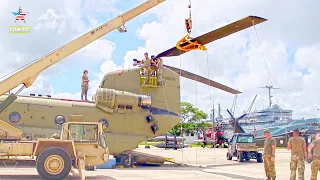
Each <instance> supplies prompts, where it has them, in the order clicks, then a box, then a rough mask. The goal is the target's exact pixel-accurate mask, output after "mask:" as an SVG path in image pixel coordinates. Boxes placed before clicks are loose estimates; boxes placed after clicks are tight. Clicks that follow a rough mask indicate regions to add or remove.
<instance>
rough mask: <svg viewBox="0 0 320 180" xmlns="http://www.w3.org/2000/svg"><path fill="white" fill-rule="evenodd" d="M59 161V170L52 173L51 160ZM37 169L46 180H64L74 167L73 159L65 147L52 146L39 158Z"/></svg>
mask: <svg viewBox="0 0 320 180" xmlns="http://www.w3.org/2000/svg"><path fill="white" fill-rule="evenodd" d="M50 161H51V162H52V163H53V162H56V163H58V168H57V169H58V170H56V172H53V173H50V172H48V171H50V169H51V170H52V169H53V168H52V167H51V168H50V167H49V162H50ZM36 164H37V171H38V174H39V175H40V177H41V178H42V179H44V180H62V179H65V178H66V177H67V176H68V175H69V173H70V171H71V168H72V161H71V157H70V155H69V154H68V153H67V152H66V151H65V150H63V149H61V148H58V147H51V148H48V149H46V150H44V151H43V152H42V153H41V154H40V155H39V156H38V158H37V162H36Z"/></svg>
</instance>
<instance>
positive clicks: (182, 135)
mask: <svg viewBox="0 0 320 180" xmlns="http://www.w3.org/2000/svg"><path fill="white" fill-rule="evenodd" d="M181 55H182V52H181V50H180V55H179V57H180V70H179V71H180V72H179V80H180V78H181V75H182V69H181V68H182V57H181ZM180 83H181V82H180ZM180 86H181V85H180ZM180 104H181V102H180ZM180 135H181V137H182V148H181V165H182V166H184V164H183V159H184V158H185V159H186V160H187V161H188V163H189V164H190V161H189V160H188V159H187V157H186V156H184V152H183V149H184V128H183V119H182V118H181V128H180Z"/></svg>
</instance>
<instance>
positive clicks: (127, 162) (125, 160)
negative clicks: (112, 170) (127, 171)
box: [120, 155, 133, 168]
mask: <svg viewBox="0 0 320 180" xmlns="http://www.w3.org/2000/svg"><path fill="white" fill-rule="evenodd" d="M120 164H121V165H122V166H123V167H124V168H129V167H132V166H133V159H132V158H131V161H130V159H129V156H127V155H126V156H123V157H122V158H121V159H120Z"/></svg>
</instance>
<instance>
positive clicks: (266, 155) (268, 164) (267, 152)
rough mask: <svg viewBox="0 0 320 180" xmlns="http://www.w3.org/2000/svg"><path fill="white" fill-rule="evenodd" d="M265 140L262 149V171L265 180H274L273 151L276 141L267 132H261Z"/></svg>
mask: <svg viewBox="0 0 320 180" xmlns="http://www.w3.org/2000/svg"><path fill="white" fill-rule="evenodd" d="M263 134H264V137H265V138H266V140H265V141H264V148H263V160H264V170H265V173H266V176H267V180H275V179H276V169H275V163H274V158H275V151H276V145H277V141H276V139H274V138H273V137H271V135H270V131H269V130H265V131H264V132H263Z"/></svg>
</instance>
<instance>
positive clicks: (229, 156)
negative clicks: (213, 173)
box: [227, 152, 232, 161]
mask: <svg viewBox="0 0 320 180" xmlns="http://www.w3.org/2000/svg"><path fill="white" fill-rule="evenodd" d="M227 160H229V161H230V160H232V156H231V155H230V153H229V152H227Z"/></svg>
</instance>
